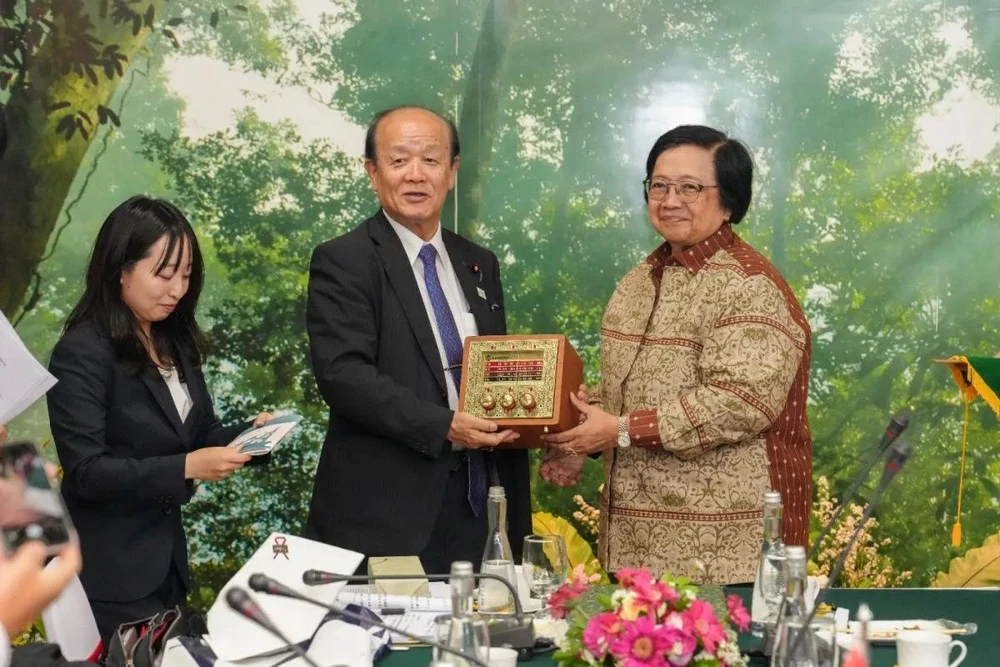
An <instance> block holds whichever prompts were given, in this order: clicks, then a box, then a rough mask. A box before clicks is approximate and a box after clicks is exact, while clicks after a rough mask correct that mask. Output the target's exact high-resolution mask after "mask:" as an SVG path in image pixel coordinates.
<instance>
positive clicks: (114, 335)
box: [66, 196, 206, 374]
mask: <svg viewBox="0 0 1000 667" xmlns="http://www.w3.org/2000/svg"><path fill="white" fill-rule="evenodd" d="M164 236H166V237H167V248H166V252H164V253H163V257H161V258H160V261H159V264H158V265H157V266H156V271H157V273H159V272H160V271H162V270H163V269H164V268H165V267H166V266H167V263H168V262H169V261H170V258H171V256H172V255H173V253H174V250H175V249H176V248H177V247H178V245H180V249H181V252H183V248H184V245H183V240H184V239H185V238H186V239H187V240H188V242H189V243H190V244H191V278H190V282H189V283H188V291H187V292H186V293H185V294H184V296H183V297H182V298H181V300H180V301H179V302H178V303H177V307H176V308H175V309H174V311H173V312H172V313H171V314H170V315H169V316H168V317H167V318H166V319H164V320H162V321H160V322H153V323H152V326H151V327H150V337H151V338H152V340H151V341H150V342H151V343H152V345H153V346H154V349H155V350H156V353H157V355H158V356H159V357H160V358H161V360H163V361H164V362H167V363H176V362H177V357H176V356H175V355H177V354H178V353H179V351H181V350H183V351H184V353H185V354H187V355H189V356H190V357H192V358H193V360H194V362H195V364H201V361H202V359H203V357H204V354H205V350H206V344H205V336H204V334H202V332H201V329H200V328H198V323H197V322H196V321H195V317H194V313H195V309H196V308H197V306H198V297H199V296H200V295H201V288H202V285H203V284H204V281H205V265H204V262H203V260H202V257H201V250H200V249H199V248H198V239H197V238H195V235H194V229H192V228H191V223H189V222H188V221H187V218H185V217H184V214H183V213H181V212H180V211H179V210H177V207H176V206H174V205H173V204H171V203H170V202H166V201H163V200H162V199H154V198H152V197H144V196H137V197H132V198H131V199H129V200H127V201H125V202H123V203H121V204H119V205H118V207H117V208H115V210H113V211H112V212H111V215H109V216H108V218H107V220H105V221H104V224H103V225H101V230H100V231H99V232H98V233H97V240H96V241H95V242H94V249H93V251H91V254H90V264H89V265H88V267H87V284H86V287H85V289H84V292H83V296H82V297H81V298H80V301H79V303H77V304H76V307H75V308H73V312H72V313H71V314H70V316H69V319H68V320H67V321H66V331H69V330H71V329H73V328H74V327H76V326H78V325H80V324H83V323H84V322H92V323H94V324H96V325H97V326H98V327H99V328H100V329H102V330H103V331H104V332H105V333H107V334H108V335H109V336H110V337H111V340H112V341H113V342H114V345H115V349H116V351H117V353H118V355H119V357H121V358H122V359H124V360H125V363H126V365H127V366H128V368H129V369H130V370H131V371H132V372H134V373H136V374H138V373H139V372H141V371H142V370H143V369H144V368H146V367H149V366H150V365H152V360H151V359H150V356H149V353H148V352H147V351H146V346H145V345H143V341H142V338H141V335H140V332H139V329H138V323H137V321H136V317H135V314H133V313H132V310H131V309H130V308H129V307H128V306H127V305H126V304H125V302H124V301H123V300H122V295H121V290H122V288H121V275H122V272H123V271H126V270H127V269H129V268H131V267H132V266H134V265H135V263H136V262H138V261H139V260H141V259H143V258H144V257H147V256H148V255H149V251H150V248H152V247H153V245H155V244H156V242H157V241H159V240H160V239H161V238H163V237H164ZM180 259H181V260H183V257H181V258H180Z"/></svg>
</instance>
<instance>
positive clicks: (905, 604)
mask: <svg viewBox="0 0 1000 667" xmlns="http://www.w3.org/2000/svg"><path fill="white" fill-rule="evenodd" d="M726 593H727V594H728V593H736V594H737V595H739V596H740V597H742V598H743V600H744V602H745V603H746V604H747V606H748V608H749V604H750V595H751V591H750V589H748V588H735V589H731V590H730V589H727V590H726ZM828 601H829V602H830V603H831V604H833V605H836V606H837V607H844V608H847V609H849V610H850V611H851V617H852V618H853V617H854V612H855V611H856V610H857V608H858V604H860V603H861V602H865V603H867V604H868V606H869V607H870V608H871V610H872V615H873V616H874V618H875V620H885V621H888V620H901V619H937V618H946V619H949V620H952V621H958V622H961V623H967V622H973V623H976V624H977V625H978V626H979V629H978V632H977V633H976V634H974V635H963V636H960V637H957V638H958V639H961V640H962V641H963V642H965V644H966V646H968V648H969V654H968V657H967V658H966V659H965V662H963V663H962V667H998V666H1000V590H997V589H985V588H980V589H974V588H966V589H930V588H882V589H871V588H869V589H847V588H844V589H832V590H831V591H830V594H829V599H828ZM740 646H741V647H742V648H743V650H744V651H746V652H751V651H753V650H754V649H756V648H757V640H756V639H755V638H754V637H752V636H750V635H749V634H746V635H741V636H740ZM750 655H751V659H750V664H751V665H752V666H754V667H763V666H764V665H767V664H768V661H767V660H766V659H765V658H763V657H761V656H755V655H753V654H752V653H751V654H750ZM957 655H958V651H957V650H955V651H954V652H953V653H952V658H953V659H954V657H955V656H957ZM430 660H431V652H430V649H427V648H411V649H409V650H407V651H393V652H391V653H390V654H389V655H388V656H387V657H385V658H383V659H382V660H380V661H379V662H378V665H379V667H425V666H426V665H427V664H428V663H429V662H430ZM520 664H521V665H525V666H527V665H532V666H538V667H541V666H543V665H552V664H554V663H553V661H552V658H551V653H549V654H545V655H540V656H536V657H535V658H534V659H533V660H531V661H529V662H522V663H520ZM895 664H896V647H895V644H893V643H888V644H878V643H875V644H873V645H872V667H893V665H895Z"/></svg>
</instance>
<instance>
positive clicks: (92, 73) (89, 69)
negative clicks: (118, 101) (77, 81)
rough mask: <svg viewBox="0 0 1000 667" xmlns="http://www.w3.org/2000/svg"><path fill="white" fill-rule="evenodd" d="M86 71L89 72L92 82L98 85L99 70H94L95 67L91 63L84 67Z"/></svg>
mask: <svg viewBox="0 0 1000 667" xmlns="http://www.w3.org/2000/svg"><path fill="white" fill-rule="evenodd" d="M84 71H85V72H86V73H87V78H88V79H90V82H91V83H92V84H94V85H95V86H96V85H97V72H95V71H94V68H93V67H91V66H90V65H87V66H86V67H85V68H84Z"/></svg>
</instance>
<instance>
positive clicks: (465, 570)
mask: <svg viewBox="0 0 1000 667" xmlns="http://www.w3.org/2000/svg"><path fill="white" fill-rule="evenodd" d="M451 573H452V574H458V575H463V576H464V575H468V576H470V577H471V576H472V563H471V562H469V561H467V560H456V561H455V562H454V563H452V564H451Z"/></svg>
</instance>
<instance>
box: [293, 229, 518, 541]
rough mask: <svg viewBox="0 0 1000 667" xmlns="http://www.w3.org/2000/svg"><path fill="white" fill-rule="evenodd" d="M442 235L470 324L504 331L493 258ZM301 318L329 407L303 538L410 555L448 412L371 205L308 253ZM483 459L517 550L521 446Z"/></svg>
mask: <svg viewBox="0 0 1000 667" xmlns="http://www.w3.org/2000/svg"><path fill="white" fill-rule="evenodd" d="M442 235H443V239H444V244H445V247H446V248H447V249H448V255H449V257H450V259H451V263H452V266H453V267H454V269H455V273H456V274H457V276H458V281H459V283H460V284H461V286H462V291H463V292H464V294H465V298H466V300H468V302H469V305H470V307H471V310H472V314H473V316H474V317H475V320H476V326H477V328H478V330H479V333H480V334H481V335H487V334H504V333H506V331H507V326H506V314H505V311H504V303H503V287H502V286H501V284H500V265H499V262H498V261H497V258H496V256H495V255H494V254H493V253H492V252H490V251H488V250H486V249H484V248H481V247H479V246H477V245H475V244H474V243H471V242H470V241H468V240H466V239H463V238H462V237H461V236H458V235H457V234H454V233H452V232H450V231H448V230H444V229H443V230H442ZM478 290H483V292H485V294H486V298H485V299H484V298H482V297H481V296H480V294H479V293H478ZM306 326H307V329H308V331H309V341H310V347H311V350H312V363H313V370H314V372H315V374H316V380H317V382H318V384H319V390H320V393H321V394H322V395H323V398H324V399H325V400H326V402H327V404H328V405H329V406H330V422H329V427H328V429H327V435H326V441H325V443H324V444H323V452H322V454H321V456H320V460H319V467H318V469H317V471H316V483H315V487H314V489H313V497H312V504H311V506H310V510H309V519H308V521H307V524H306V536H307V537H310V538H312V539H318V540H322V541H324V542H327V543H330V544H334V545H337V546H340V547H344V548H348V549H354V550H357V551H360V552H362V553H364V554H366V555H368V556H393V555H412V554H418V553H420V552H421V551H423V549H424V548H425V547H426V546H427V544H428V541H429V539H430V535H431V531H432V529H433V526H434V520H435V518H436V517H437V515H438V512H439V511H440V509H441V502H442V499H443V496H444V490H445V482H446V480H447V477H448V474H449V470H450V466H453V465H454V459H453V457H451V456H449V455H446V454H448V453H450V445H449V443H448V442H447V440H446V438H447V435H448V427H449V426H450V425H451V420H452V416H453V414H454V413H453V412H452V410H451V409H449V407H448V394H447V389H446V385H445V377H444V369H443V368H442V364H441V358H440V356H439V353H438V348H437V345H436V343H435V340H434V333H433V330H432V329H431V324H430V319H429V318H428V315H427V312H426V310H425V309H424V303H423V301H422V300H421V297H420V292H419V290H418V288H417V281H416V278H415V277H414V275H413V269H412V268H411V266H410V263H409V261H408V260H407V257H406V252H405V251H404V249H403V244H402V243H401V242H400V240H399V237H398V236H397V235H396V233H395V232H394V231H393V229H392V227H391V226H390V225H389V221H388V220H387V219H386V217H385V215H383V214H382V212H381V211H380V212H379V213H378V214H376V215H375V216H373V217H371V218H369V219H368V220H366V221H365V222H364V223H363V224H362V225H361V226H360V227H358V228H357V229H355V230H353V231H351V232H349V233H347V234H344V235H343V236H340V237H338V238H336V239H333V240H332V241H327V242H326V243H323V244H322V245H320V246H319V247H317V248H316V250H315V251H314V252H313V256H312V265H311V267H310V271H309V301H308V306H307V309H306ZM492 456H493V457H494V461H495V463H496V468H497V471H498V472H499V475H500V481H501V483H502V484H503V486H504V487H505V489H506V493H507V512H508V519H509V527H508V531H509V537H510V542H511V547H512V548H513V549H514V551H515V553H520V547H521V543H522V539H523V536H524V535H526V534H530V533H531V501H530V491H529V482H528V479H529V478H528V456H527V452H525V451H523V450H522V451H515V450H507V451H504V450H497V451H496V453H495V454H492ZM483 521H486V517H485V515H484V516H483Z"/></svg>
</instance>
